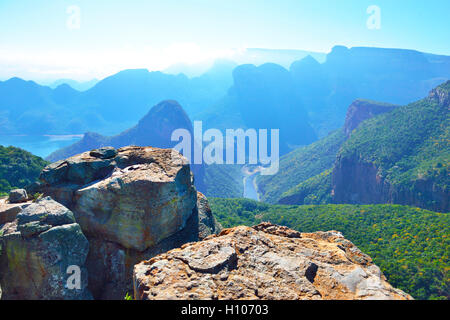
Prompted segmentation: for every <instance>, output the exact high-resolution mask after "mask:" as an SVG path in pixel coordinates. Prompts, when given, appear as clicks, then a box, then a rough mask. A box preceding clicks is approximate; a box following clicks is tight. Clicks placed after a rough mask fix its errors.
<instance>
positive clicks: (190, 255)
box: [0, 147, 411, 300]
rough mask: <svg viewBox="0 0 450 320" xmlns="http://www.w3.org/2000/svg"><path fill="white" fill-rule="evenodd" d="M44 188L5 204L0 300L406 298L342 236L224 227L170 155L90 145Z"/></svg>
mask: <svg viewBox="0 0 450 320" xmlns="http://www.w3.org/2000/svg"><path fill="white" fill-rule="evenodd" d="M40 180H41V182H40V183H38V184H36V185H33V186H30V187H29V188H27V190H14V191H12V192H11V194H10V197H9V198H8V199H0V297H1V299H37V300H41V299H42V300H43V299H45V300H47V299H55V300H56V299H123V298H124V297H125V295H126V294H127V293H128V294H130V293H132V292H133V287H134V294H135V298H136V299H410V298H411V297H410V296H408V295H407V294H405V293H403V292H401V291H400V290H396V289H394V288H392V287H391V286H390V285H389V284H388V283H387V282H386V280H385V278H384V277H383V275H382V274H381V272H380V270H379V268H378V267H377V266H375V265H374V264H373V263H372V262H371V259H370V258H369V257H368V256H366V255H365V254H363V253H362V252H360V251H359V250H358V248H356V247H355V246H354V245H353V244H351V243H350V242H349V241H347V240H345V239H344V238H343V237H342V235H341V234H339V233H338V232H325V233H324V232H318V233H312V234H300V233H299V232H296V231H293V230H290V229H287V228H284V227H278V226H272V225H270V224H262V225H259V226H256V227H253V228H249V227H237V228H234V229H226V230H223V231H222V227H221V226H220V224H219V223H217V221H216V220H215V218H214V216H213V213H212V212H211V208H210V207H209V204H208V200H207V198H206V197H205V196H204V195H202V194H201V193H199V192H197V191H196V189H195V187H194V183H193V176H192V173H191V171H190V167H189V164H188V163H187V161H186V159H185V158H184V157H182V156H181V155H180V154H178V153H176V152H175V153H174V152H172V150H163V149H157V148H151V147H124V148H120V149H114V148H111V147H106V148H101V149H96V150H92V151H90V152H85V153H82V154H80V155H76V156H74V157H71V158H69V159H66V160H63V161H59V162H56V163H53V164H51V165H49V166H48V167H46V168H45V169H44V170H43V172H42V174H41V176H40ZM217 234H219V235H218V236H217ZM199 240H203V241H200V242H198V241H199ZM180 247H181V248H180ZM177 248H178V249H177ZM77 272H78V273H77Z"/></svg>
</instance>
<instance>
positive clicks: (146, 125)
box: [46, 100, 204, 190]
mask: <svg viewBox="0 0 450 320" xmlns="http://www.w3.org/2000/svg"><path fill="white" fill-rule="evenodd" d="M176 129H185V130H187V131H189V132H190V133H191V144H192V145H193V144H194V143H195V142H194V140H193V137H194V133H193V128H192V123H191V120H190V119H189V117H188V115H187V114H186V112H185V111H184V110H183V108H182V107H181V106H180V104H179V103H178V102H177V101H174V100H166V101H162V102H160V103H158V104H157V105H155V106H154V107H152V108H151V109H150V111H149V112H148V113H147V114H146V115H145V116H144V117H143V118H142V119H141V120H140V121H139V122H138V124H137V125H135V126H133V127H132V128H130V129H128V130H125V131H123V132H122V133H120V134H118V135H115V136H109V137H108V136H103V135H100V134H98V133H93V132H89V133H86V134H85V135H84V137H83V138H82V139H81V140H80V141H78V142H76V143H74V144H72V145H70V146H67V147H65V148H63V149H60V150H57V151H55V152H54V153H52V154H51V155H50V156H48V157H47V158H46V159H47V160H48V161H51V162H56V161H59V160H62V159H66V158H69V157H71V156H74V155H76V154H79V153H83V152H85V151H88V150H92V149H97V148H101V147H107V146H111V147H114V148H121V147H125V146H130V145H134V146H139V147H146V146H151V147H156V148H162V149H170V148H173V147H174V146H175V145H177V144H178V141H175V142H174V141H172V140H171V136H172V133H173V131H175V130H176ZM191 169H192V171H193V172H194V175H195V179H196V185H197V187H198V188H199V189H200V190H202V189H203V178H204V168H203V166H202V165H191Z"/></svg>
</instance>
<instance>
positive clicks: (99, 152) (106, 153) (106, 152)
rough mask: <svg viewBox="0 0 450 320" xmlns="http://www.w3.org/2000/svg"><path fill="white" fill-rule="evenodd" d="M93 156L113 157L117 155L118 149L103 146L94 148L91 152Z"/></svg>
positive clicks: (101, 157)
mask: <svg viewBox="0 0 450 320" xmlns="http://www.w3.org/2000/svg"><path fill="white" fill-rule="evenodd" d="M89 154H90V155H91V156H92V157H96V158H100V159H111V158H114V157H115V156H117V150H116V149H114V148H113V147H103V148H100V149H95V150H92V151H91V152H90V153H89Z"/></svg>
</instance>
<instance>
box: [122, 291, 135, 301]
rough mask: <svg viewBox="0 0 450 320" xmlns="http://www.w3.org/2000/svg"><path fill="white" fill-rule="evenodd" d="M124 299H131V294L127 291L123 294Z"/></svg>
mask: <svg viewBox="0 0 450 320" xmlns="http://www.w3.org/2000/svg"><path fill="white" fill-rule="evenodd" d="M123 299H124V300H133V296H131V295H130V294H129V293H128V292H127V293H126V294H125V298H123Z"/></svg>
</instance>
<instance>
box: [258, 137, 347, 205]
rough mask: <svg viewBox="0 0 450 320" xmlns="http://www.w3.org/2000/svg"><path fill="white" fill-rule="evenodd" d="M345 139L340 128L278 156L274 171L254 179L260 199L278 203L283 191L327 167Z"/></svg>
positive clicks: (330, 165) (330, 164)
mask: <svg viewBox="0 0 450 320" xmlns="http://www.w3.org/2000/svg"><path fill="white" fill-rule="evenodd" d="M344 141H345V134H344V132H343V130H342V129H341V130H336V131H334V132H332V133H330V135H329V136H327V137H325V138H322V139H321V140H319V141H316V142H314V143H312V144H310V145H308V146H305V147H301V148H298V149H296V150H294V151H292V152H290V153H288V154H286V155H284V156H283V157H281V158H280V169H279V171H278V173H277V174H275V175H271V176H259V177H258V178H257V180H256V181H257V185H258V193H259V194H260V199H261V201H264V202H269V203H277V202H278V201H279V200H280V198H281V197H282V195H283V193H284V192H286V191H288V190H290V189H291V188H294V187H295V186H296V185H298V184H299V183H302V182H303V181H305V180H307V179H309V178H311V177H313V176H315V175H318V174H320V173H322V172H323V171H325V170H327V169H330V168H331V167H332V166H333V163H334V161H335V159H336V154H337V152H338V151H339V148H340V146H341V145H342V143H343V142H344Z"/></svg>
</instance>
